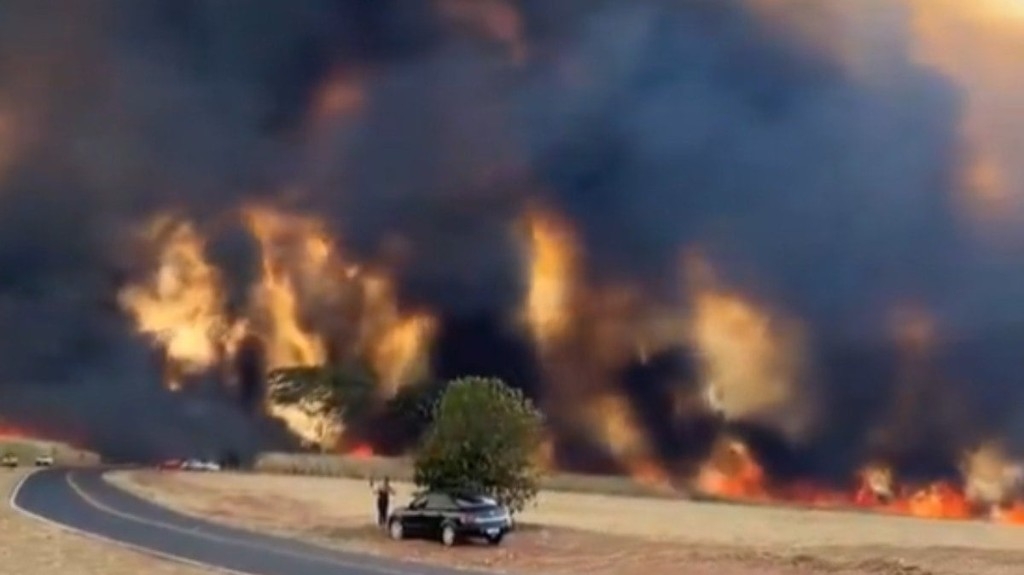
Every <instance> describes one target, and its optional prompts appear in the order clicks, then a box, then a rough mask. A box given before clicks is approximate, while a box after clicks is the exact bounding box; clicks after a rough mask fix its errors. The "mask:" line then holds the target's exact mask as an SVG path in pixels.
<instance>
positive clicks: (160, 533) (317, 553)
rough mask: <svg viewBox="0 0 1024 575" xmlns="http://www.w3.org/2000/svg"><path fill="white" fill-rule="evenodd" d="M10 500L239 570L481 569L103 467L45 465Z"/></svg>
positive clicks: (97, 532)
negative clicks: (201, 500)
mask: <svg viewBox="0 0 1024 575" xmlns="http://www.w3.org/2000/svg"><path fill="white" fill-rule="evenodd" d="M10 503H11V505H12V506H13V507H14V508H15V509H17V510H18V511H21V512H22V513H25V514H27V515H30V516H32V517H34V518H35V519H38V520H41V521H46V522H49V523H53V524H57V525H59V526H61V527H63V528H65V529H69V530H71V531H74V532H78V533H80V534H82V535H86V536H91V537H93V538H96V539H101V540H104V541H106V542H108V543H114V544H118V545H120V546H123V547H128V548H131V549H133V550H135V551H138V552H142V553H147V554H149V555H152V556H155V557H158V558H161V559H165V560H171V561H177V562H181V563H186V564H191V565H194V566H198V567H205V568H209V569H214V570H219V571H221V572H227V573H232V574H234V575H481V574H479V573H474V572H470V571H465V570H456V569H445V568H440V567H430V566H424V565H417V564H412V563H404V562H400V561H392V560H386V559H381V558H377V557H369V556H364V555H357V554H351V553H343V552H341V551H335V550H331V549H326V548H323V547H318V546H315V545H310V544H305V543H302V542H300V541H295V540H290V539H284V538H280V537H273V536H269V535H263V534H258V533H254V532H250V531H245V530H241V529H233V528H230V527H224V526H221V525H216V524H213V523H210V522H208V521H202V520H199V519H195V518H193V517H188V516H185V515H182V514H179V513H175V512H173V511H171V510H169V509H166V508H164V507H160V506H158V505H155V504H153V503H150V502H148V501H146V500H144V499H140V498H139V497H136V496H134V495H131V494H129V493H127V492H125V491H122V490H120V489H118V488H116V487H114V486H113V485H110V484H109V483H107V482H106V481H104V480H103V471H102V470H96V469H59V468H54V469H46V470H43V471H37V472H35V473H33V474H31V475H29V476H27V477H26V478H25V480H24V481H23V482H22V483H21V484H20V485H19V486H18V488H17V489H15V491H14V493H13V494H12V495H11V499H10ZM453 552H456V553H457V552H458V551H457V550H453Z"/></svg>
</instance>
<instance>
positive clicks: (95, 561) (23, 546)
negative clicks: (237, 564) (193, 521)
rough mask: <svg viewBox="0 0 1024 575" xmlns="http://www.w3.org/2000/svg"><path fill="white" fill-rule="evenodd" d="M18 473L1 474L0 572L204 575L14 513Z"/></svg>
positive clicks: (35, 574) (19, 472) (82, 574)
mask: <svg viewBox="0 0 1024 575" xmlns="http://www.w3.org/2000/svg"><path fill="white" fill-rule="evenodd" d="M23 475H24V472H23V471H7V470H0V496H2V497H3V503H0V573H17V574H19V575H22V574H24V575H136V574H138V573H146V574H153V575H209V574H210V573H212V571H206V570H201V569H197V568H191V567H186V566H183V565H178V564H175V563H170V562H166V561H162V560H159V559H154V558H150V557H147V556H145V555H141V554H138V553H134V552H131V551H127V550H124V549H118V548H115V547H111V546H107V545H105V544H103V543H99V542H94V541H90V540H87V539H85V538H83V537H79V536H77V535H73V534H70V533H68V532H66V531H62V530H60V529H58V528H56V527H51V526H49V525H45V524H43V523H41V522H38V521H36V520H34V519H30V518H28V517H24V516H22V515H20V514H18V513H17V512H16V511H14V510H13V509H11V507H10V506H8V505H7V500H8V497H9V494H10V491H11V489H13V488H14V486H15V485H16V484H17V482H18V481H19V480H20V479H21V477H22V476H23Z"/></svg>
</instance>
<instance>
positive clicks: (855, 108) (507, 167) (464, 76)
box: [0, 0, 1024, 467]
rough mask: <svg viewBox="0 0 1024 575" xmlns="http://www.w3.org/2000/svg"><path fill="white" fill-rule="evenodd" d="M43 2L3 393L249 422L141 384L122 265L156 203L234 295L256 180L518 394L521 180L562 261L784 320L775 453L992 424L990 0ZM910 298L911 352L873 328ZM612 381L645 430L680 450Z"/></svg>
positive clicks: (5, 264)
mask: <svg viewBox="0 0 1024 575" xmlns="http://www.w3.org/2000/svg"><path fill="white" fill-rule="evenodd" d="M50 4H51V3H50V2H48V1H36V2H7V3H4V4H3V6H2V7H0V270H4V272H3V273H2V274H0V326H2V328H3V333H4V334H5V335H4V336H3V338H0V366H2V367H3V370H4V377H3V381H2V382H0V415H2V416H3V417H8V418H12V419H15V420H18V421H24V422H27V423H34V424H36V425H38V426H40V427H51V426H52V427H56V428H67V429H82V430H83V431H82V432H81V433H83V434H85V435H86V436H88V437H89V438H90V440H91V441H93V442H96V443H98V444H100V446H101V447H102V448H104V449H106V450H108V451H114V452H119V453H126V454H128V453H130V454H139V453H153V452H161V453H166V452H170V451H174V450H178V449H183V448H184V447H185V446H191V445H200V446H205V445H212V446H213V447H218V446H222V445H227V444H232V443H233V444H245V445H246V446H248V447H246V448H251V449H255V448H256V446H257V444H261V442H264V441H272V440H271V439H268V438H269V437H270V436H274V433H271V432H270V431H268V430H262V431H257V430H255V428H254V427H253V426H254V425H256V424H254V423H252V421H251V418H247V417H246V416H245V414H244V410H242V409H241V408H238V407H236V406H235V404H236V403H237V402H233V401H232V400H231V399H230V398H225V397H219V396H217V394H216V393H213V392H211V393H212V395H211V396H210V397H209V398H206V399H193V400H189V399H185V398H180V397H177V396H174V395H173V394H170V393H169V392H167V391H165V390H164V389H162V387H161V386H160V382H159V380H160V377H161V375H160V368H159V364H158V363H154V357H153V355H154V354H153V353H152V351H151V350H150V349H149V347H148V345H147V342H145V341H144V340H142V339H140V337H139V336H138V335H136V334H134V333H133V329H132V326H131V325H130V321H129V318H128V317H126V315H125V314H123V313H122V312H121V311H120V310H119V309H118V304H117V293H118V290H119V289H120V287H121V286H122V285H123V284H124V282H125V281H126V280H127V279H128V278H131V277H135V276H137V274H138V269H139V267H140V266H142V267H144V266H145V265H146V264H145V260H146V257H148V256H146V254H144V253H143V254H140V253H138V250H139V248H138V246H137V245H135V242H134V240H133V239H132V238H133V230H136V229H137V226H138V225H139V223H140V222H142V221H145V220H146V219H148V218H150V217H152V216H153V215H155V214H157V213H161V212H165V211H168V210H173V211H176V212H177V213H182V214H186V215H187V216H188V217H189V218H191V219H193V220H195V221H197V222H199V223H200V224H201V225H202V226H204V229H215V230H222V231H223V230H227V231H226V232H225V233H223V234H220V235H219V236H218V237H219V239H217V240H216V241H215V242H213V245H211V246H209V249H210V252H211V257H212V258H213V259H214V260H216V262H217V263H218V265H219V267H220V268H221V269H223V270H225V271H226V273H227V275H228V276H230V278H231V279H232V281H231V282H229V283H230V284H231V286H233V287H232V288H231V289H232V290H234V291H236V292H237V293H233V294H231V300H232V303H231V305H236V306H237V305H241V304H239V303H238V302H237V301H236V300H240V299H241V298H243V297H244V293H245V290H244V286H245V285H247V283H248V282H249V281H250V280H251V279H252V278H254V277H256V276H257V275H258V274H259V269H258V263H257V262H258V258H257V257H256V256H255V250H256V249H257V248H256V246H255V245H254V244H253V242H251V241H249V240H247V239H245V238H243V237H241V235H240V234H238V233H235V232H237V231H238V230H237V229H235V230H234V231H231V226H232V224H230V223H226V221H225V220H226V218H227V216H226V214H232V213H237V210H238V209H239V208H240V206H242V205H244V204H246V203H249V202H253V201H259V200H267V199H272V200H274V201H279V202H287V203H288V205H290V206H294V207H296V208H297V209H301V210H303V211H305V212H307V213H314V214H317V215H318V216H320V217H321V218H322V219H324V220H325V221H326V222H327V224H328V226H329V227H330V229H331V230H332V231H333V232H334V233H336V234H337V235H338V236H339V237H341V238H343V245H344V247H345V249H346V250H349V251H351V252H352V253H355V254H359V255H360V256H363V257H366V258H374V259H380V260H384V261H388V262H389V263H390V264H391V265H392V266H393V268H394V271H395V274H396V275H397V278H398V288H399V299H400V300H401V301H403V302H404V303H405V304H406V305H408V306H421V307H425V308H429V309H431V310H434V311H435V312H436V313H437V314H438V315H439V316H440V317H441V318H442V320H443V321H442V323H444V324H445V325H446V326H447V329H445V328H444V327H442V330H441V332H442V334H447V337H448V338H455V339H456V340H462V339H465V341H466V342H467V343H466V344H465V346H463V347H464V348H465V349H466V350H467V351H466V352H465V353H466V354H472V355H473V356H474V357H473V358H465V357H464V358H461V359H460V358H459V357H458V356H459V352H458V349H459V346H458V345H455V344H453V343H452V341H451V340H450V339H449V340H447V341H442V342H440V343H439V345H438V347H439V349H440V350H441V351H440V352H439V353H440V354H441V355H442V356H443V357H442V358H441V359H442V361H441V364H442V365H441V366H440V371H441V372H446V371H449V370H457V369H464V368H466V367H467V366H469V367H472V368H473V369H477V370H488V371H491V372H494V373H499V374H508V375H509V376H510V377H513V378H515V379H517V381H516V383H517V384H518V385H521V386H523V387H526V388H529V389H533V390H538V389H540V390H541V391H540V393H542V388H543V385H542V384H539V383H538V381H537V380H538V379H541V378H542V376H541V375H539V374H540V373H541V371H540V370H538V369H536V368H535V367H528V366H523V365H521V364H524V363H529V361H530V360H529V359H528V358H524V357H523V356H524V353H523V350H522V345H520V343H518V342H514V341H507V338H506V336H505V335H504V333H505V331H507V330H505V328H504V327H496V326H503V325H504V324H505V323H506V319H507V318H510V317H511V316H512V315H513V310H514V309H515V308H516V306H518V305H519V302H520V301H521V300H522V299H523V293H524V288H523V285H522V276H523V273H522V267H523V262H522V257H521V254H520V252H519V251H518V250H517V249H516V246H515V240H514V238H513V234H512V233H511V231H510V230H511V228H512V227H513V223H514V220H515V219H516V218H517V217H518V216H519V214H520V213H521V212H522V211H523V210H525V209H526V208H527V206H528V205H529V203H530V202H532V201H534V200H537V199H542V200H543V201H544V202H545V203H546V205H549V206H552V207H553V208H554V209H555V210H557V211H558V212H560V213H562V214H564V215H565V217H566V218H567V219H568V220H570V221H571V222H573V224H574V226H575V227H576V228H577V229H578V230H579V235H580V244H581V246H582V252H583V257H584V259H585V260H586V270H587V272H586V273H587V275H588V277H587V278H584V279H585V281H588V282H613V283H614V282H629V283H630V284H631V285H634V286H637V288H638V289H640V290H641V291H642V292H643V293H644V294H646V296H647V297H649V298H650V300H651V301H658V302H673V303H679V304H680V305H682V306H685V305H686V303H685V302H686V298H685V297H684V295H685V294H684V291H685V289H684V287H681V283H680V281H679V278H680V273H681V253H682V250H684V249H686V248H689V247H699V248H700V249H701V250H702V251H703V253H705V254H706V255H707V257H708V259H709V260H710V261H711V262H713V264H714V267H715V269H716V270H717V273H718V275H719V276H720V279H721V280H722V281H724V282H726V283H727V285H729V286H731V287H732V288H735V289H736V290H738V291H740V292H742V293H744V294H748V295H750V296H752V297H756V298H758V300H759V301H764V302H770V306H771V307H772V308H773V309H774V310H776V311H779V312H784V313H785V314H786V315H787V317H790V318H796V320H798V321H799V322H800V324H801V330H800V332H801V336H802V337H801V354H802V357H801V361H802V362H804V363H806V370H807V371H806V373H805V374H804V375H803V376H802V377H803V378H804V379H806V380H807V381H806V382H804V385H805V386H810V387H813V395H814V398H815V399H814V401H815V402H816V403H817V404H818V412H819V413H818V417H817V421H818V423H817V424H816V425H815V430H814V432H813V433H811V434H810V435H809V436H808V438H807V444H806V445H805V446H804V447H802V448H801V449H808V450H810V451H811V452H812V455H811V456H810V457H811V459H815V460H822V461H824V460H827V461H829V462H831V463H829V464H827V465H825V464H823V465H825V466H826V467H827V466H828V465H835V466H838V467H843V466H844V465H848V464H850V462H851V461H853V460H855V459H857V458H860V457H863V456H864V455H865V452H881V453H882V455H886V456H889V457H894V458H897V459H899V460H901V461H908V462H925V463H927V465H925V464H924V463H922V465H923V466H925V467H927V466H929V465H931V463H932V462H934V461H939V462H940V463H941V462H945V463H952V459H951V455H950V454H952V453H958V452H959V451H960V450H962V449H965V448H967V447H969V446H971V445H974V444H976V443H978V442H980V441H982V440H984V439H986V438H988V437H991V436H999V437H1002V438H1005V439H1008V440H1009V442H1010V444H1011V446H1012V445H1014V444H1015V443H1016V442H1017V441H1018V440H1021V439H1024V430H1021V429H1017V428H1014V424H1013V423H1012V421H1014V420H1015V417H1014V416H1015V415H1017V414H1016V413H1014V412H1013V408H1012V406H1013V405H1018V404H1019V399H1020V391H1019V390H1020V389H1024V388H1022V387H1021V385H1020V384H1021V381H1020V379H1021V377H1022V376H1021V374H1022V373H1024V371H1022V370H1021V369H1020V367H1021V365H1020V361H1019V349H1020V348H1021V344H1024V329H1021V327H1020V326H1022V325H1024V312H1022V311H1020V310H1021V308H1020V306H1019V305H1015V304H1017V303H1018V302H1020V301H1021V299H1022V297H1024V267H1022V266H1021V265H1020V258H1019V255H1020V249H1021V248H1022V247H1024V236H1021V234H1020V231H1019V230H1020V229H1021V228H1020V226H1019V225H1018V224H1019V223H1020V221H1021V220H1022V219H1024V208H1022V206H1024V196H1022V195H1021V188H1020V185H1021V182H1024V180H1022V179H1021V177H1020V174H1018V173H1017V172H1019V170H1020V169H1021V168H1020V166H1021V165H1024V162H1021V161H1019V160H1020V158H1018V157H1017V155H1018V154H1020V152H1019V150H1020V149H1022V148H1021V146H1019V145H1017V139H1019V137H1020V136H1019V134H1020V133H1022V132H1021V130H1020V129H1016V128H1017V127H1019V125H1020V123H1021V122H1022V121H1024V120H1022V118H1024V116H1022V115H1021V114H1020V113H1018V112H1016V111H1015V108H1014V107H1013V102H1016V100H1018V99H1019V98H1020V97H1021V96H1022V94H1020V88H1019V87H1020V86H1021V85H1024V84H1022V83H1021V82H1019V81H1015V78H1016V76H1017V75H1019V72H1018V71H1016V70H1017V68H1018V67H1015V66H1014V61H1013V57H1012V56H1010V54H1013V53H1016V52H1014V51H1012V50H1008V49H1007V47H1012V46H1016V45H1018V44H1020V43H1021V42H1024V19H1022V18H1021V16H1020V13H1019V12H1020V11H1019V10H1016V9H1014V8H1013V7H1012V5H1011V4H1010V3H1009V2H997V1H996V0H991V1H988V2H976V3H964V2H952V1H950V2H931V1H926V0H870V1H868V0H865V1H859V2H856V3H852V2H842V1H840V0H835V1H833V2H801V1H799V0H774V1H773V0H745V1H741V0H714V1H712V0H707V1H697V2H692V1H691V2H676V1H672V0H663V1H654V0H633V1H630V2H613V1H610V0H608V1H597V2H594V1H586V2H584V1H582V0H581V1H573V0H564V1H559V2H556V3H552V2H545V1H543V0H518V1H516V0H504V1H502V0H487V1H483V0H481V1H480V2H478V3H470V2H460V1H439V2H416V3H406V2H399V1H397V0H394V1H391V0H387V1H385V0H374V1H372V2H371V1H361V0H348V1H346V0H297V1H293V2H271V1H262V0H259V1H249V2H242V1H241V0H238V1H227V2H205V1H202V0H131V1H129V0H104V1H98V2H89V3H81V5H76V6H74V7H70V8H69V7H68V6H65V5H64V4H63V3H62V4H61V7H60V9H59V10H58V9H55V7H54V6H50ZM966 4H971V6H965V5H966ZM239 286H243V287H239ZM917 307H919V308H921V309H923V310H926V312H925V313H926V314H927V315H928V316H929V317H930V318H933V319H934V324H935V327H934V330H935V332H936V335H935V338H934V339H933V340H929V341H930V343H929V345H928V346H927V350H926V351H914V350H913V349H909V348H908V346H907V345H903V343H901V342H903V341H904V339H902V338H901V337H902V336H900V334H901V333H902V331H901V330H900V329H898V328H894V326H893V322H894V321H896V322H897V323H898V324H902V323H905V322H904V320H894V319H893V318H894V317H897V318H900V317H904V316H901V315H900V314H901V313H902V311H901V310H906V309H908V308H915V309H916V308H917ZM473 326H476V328H474V327H473ZM481 326H484V327H481ZM477 328H479V329H477ZM510 329H511V328H510ZM442 337H443V338H444V337H445V336H444V335H442ZM471 340H472V341H471ZM481 342H492V343H493V345H484V344H483V343H481ZM909 347H913V346H909ZM502 350H504V351H502ZM525 355H528V354H525ZM805 360H806V361H805ZM804 363H801V365H804ZM513 364H516V365H513ZM654 371H657V370H654ZM682 371H687V370H682ZM738 373H741V374H742V373H744V372H743V371H742V370H740V371H739V372H738ZM445 374H446V375H454V373H445ZM694 377H696V376H695V375H693V374H692V373H689V374H687V375H685V376H684V377H682V379H685V380H687V382H688V383H686V385H693V378H694ZM624 379H625V380H627V381H628V380H630V378H629V377H627V378H624ZM639 379H641V380H644V379H645V378H643V377H641V378H639ZM637 385H638V386H642V385H644V384H643V383H642V381H641V382H640V383H638V384H637ZM680 385H683V384H680ZM627 386H628V387H630V388H633V387H636V386H634V385H633V384H630V383H627ZM741 387H742V385H741ZM645 393H648V392H646V391H642V390H641V391H636V390H634V391H632V392H631V394H634V395H636V394H639V396H643V395H644V394H645ZM635 399H636V402H637V405H638V407H637V409H638V410H639V411H640V414H639V415H638V417H639V419H640V420H645V421H646V424H647V425H648V426H649V427H650V432H651V433H652V434H653V435H655V436H656V439H657V442H658V443H661V444H663V445H661V447H660V448H659V449H658V451H659V452H660V453H662V454H663V455H664V454H666V453H668V454H670V453H672V452H677V451H686V449H669V448H670V447H671V444H672V443H673V442H679V441H681V439H680V437H681V436H680V435H679V434H678V433H676V432H673V431H665V428H666V423H665V422H664V421H661V420H664V419H665V418H667V417H672V416H671V415H670V414H665V413H657V411H658V409H656V408H655V407H650V409H645V408H644V407H643V406H644V405H645V404H646V405H649V406H655V404H657V403H658V402H656V401H654V402H652V401H649V398H648V400H644V399H643V398H642V397H640V398H638V399H637V398H635ZM189 401H197V402H199V403H197V404H195V405H198V407H196V406H192V407H190V406H189V404H188V402H189ZM944 405H949V409H948V410H944V408H936V406H944ZM168 406H177V407H173V408H170V407H168ZM648 412H650V413H648ZM227 413H230V414H232V415H225V414H227ZM115 414H116V416H115ZM158 415H159V417H157V416H158ZM190 418H191V419H190ZM655 420H658V421H655ZM190 421H207V422H210V421H219V422H220V426H219V427H217V426H213V425H212V424H210V426H209V427H208V428H206V429H207V430H206V431H203V430H204V427H203V425H199V424H197V425H190V424H189V423H188V422H190ZM43 422H46V423H45V424H44V423H43ZM901 426H904V427H901ZM669 427H671V426H669ZM905 427H909V428H910V429H912V430H913V432H912V433H907V432H905ZM1017 427H1019V424H1017ZM185 429H188V430H189V431H188V432H187V433H186V432H185V431H184V430H185ZM702 433H703V432H702ZM682 437H684V438H685V437H691V436H689V435H686V434H683V436H682ZM894 437H899V438H901V441H903V443H904V444H898V443H899V442H896V441H895V440H893V439H890V438H894ZM278 439H280V438H278ZM273 441H277V439H275V440H273ZM282 441H283V440H282ZM935 452H937V454H936V453H935Z"/></svg>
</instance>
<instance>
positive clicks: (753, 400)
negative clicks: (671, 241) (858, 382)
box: [686, 254, 807, 433]
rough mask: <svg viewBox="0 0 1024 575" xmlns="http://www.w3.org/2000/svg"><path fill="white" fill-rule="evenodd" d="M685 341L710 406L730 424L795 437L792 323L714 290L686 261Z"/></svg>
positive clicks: (797, 405)
mask: <svg viewBox="0 0 1024 575" xmlns="http://www.w3.org/2000/svg"><path fill="white" fill-rule="evenodd" d="M686 266H687V277H688V279H689V280H690V283H691V298H692V304H691V305H692V313H693V317H692V321H691V338H692V343H693V346H694V348H695V349H696V350H697V351H698V352H699V357H700V369H701V377H702V380H703V384H704V388H705V392H706V393H707V397H708V400H709V402H710V403H711V405H712V406H713V407H714V408H715V409H716V410H717V411H720V412H721V413H723V414H724V415H725V416H726V417H727V418H730V419H754V420H757V419H762V420H766V421H767V422H770V423H775V424H778V426H779V428H780V429H782V430H784V431H788V432H790V433H797V432H799V431H800V429H801V427H802V426H803V425H804V424H805V423H806V421H805V420H804V419H802V418H804V417H806V415H807V414H806V412H804V411H803V406H804V402H805V400H806V398H804V397H801V393H802V390H801V389H800V385H799V384H800V380H801V378H802V377H803V375H804V374H803V373H802V371H803V369H804V365H803V363H802V362H803V359H804V353H803V348H802V346H803V340H802V334H801V333H800V330H799V327H798V326H797V325H795V324H794V323H792V322H790V321H788V320H786V319H785V318H781V317H778V316H773V315H771V314H769V313H767V312H765V311H763V310H761V309H759V308H758V307H756V306H755V305H754V303H752V302H751V301H750V300H748V299H745V298H743V297H742V296H740V295H739V294H736V293H732V292H729V291H726V290H724V289H722V288H720V287H719V286H718V285H716V282H715V280H714V277H713V272H712V270H711V268H710V265H709V264H708V263H707V261H706V260H704V259H703V258H702V257H701V256H699V255H694V254H691V255H690V256H689V257H688V258H687V260H686Z"/></svg>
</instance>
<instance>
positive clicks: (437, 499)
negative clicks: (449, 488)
mask: <svg viewBox="0 0 1024 575" xmlns="http://www.w3.org/2000/svg"><path fill="white" fill-rule="evenodd" d="M427 508H428V509H434V510H439V511H445V510H452V509H455V502H454V501H452V498H451V497H449V496H447V495H445V494H444V493H432V494H430V495H428V496H427Z"/></svg>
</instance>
